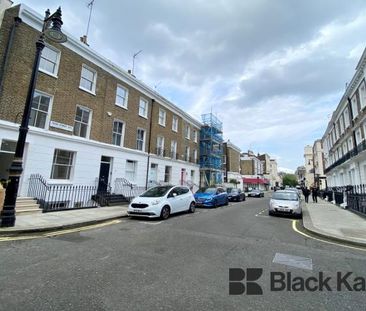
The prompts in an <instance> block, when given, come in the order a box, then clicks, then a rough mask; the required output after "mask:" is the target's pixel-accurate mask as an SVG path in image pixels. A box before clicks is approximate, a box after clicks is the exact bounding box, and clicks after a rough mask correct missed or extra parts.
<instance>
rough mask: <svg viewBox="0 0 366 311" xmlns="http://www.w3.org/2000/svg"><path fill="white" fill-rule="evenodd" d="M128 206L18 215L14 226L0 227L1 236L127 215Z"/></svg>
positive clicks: (71, 226)
mask: <svg viewBox="0 0 366 311" xmlns="http://www.w3.org/2000/svg"><path fill="white" fill-rule="evenodd" d="M127 207H128V205H118V206H105V207H97V208H87V209H78V210H71V211H61V212H49V213H36V214H34V213H33V214H26V215H17V216H16V222H15V226H14V227H10V228H1V227H0V236H1V235H11V234H19V233H30V232H40V231H50V230H60V229H65V228H75V227H81V226H86V225H92V224H96V223H99V222H103V221H106V220H112V219H117V218H121V217H127Z"/></svg>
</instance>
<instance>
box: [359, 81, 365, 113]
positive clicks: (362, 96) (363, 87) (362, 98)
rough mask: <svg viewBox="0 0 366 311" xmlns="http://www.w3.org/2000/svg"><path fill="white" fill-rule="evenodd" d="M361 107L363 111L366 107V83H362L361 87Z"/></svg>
mask: <svg viewBox="0 0 366 311" xmlns="http://www.w3.org/2000/svg"><path fill="white" fill-rule="evenodd" d="M359 91H360V105H361V109H363V108H364V107H365V106H366V87H365V81H362V83H361V85H360V89H359Z"/></svg>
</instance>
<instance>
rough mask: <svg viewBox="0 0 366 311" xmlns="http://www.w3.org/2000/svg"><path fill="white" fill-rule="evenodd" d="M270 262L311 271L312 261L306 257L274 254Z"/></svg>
mask: <svg viewBox="0 0 366 311" xmlns="http://www.w3.org/2000/svg"><path fill="white" fill-rule="evenodd" d="M272 262H273V263H278V264H280V265H286V266H291V267H295V268H299V269H307V270H313V261H312V259H311V258H307V257H299V256H293V255H287V254H281V253H276V255H275V256H274V258H273V260H272Z"/></svg>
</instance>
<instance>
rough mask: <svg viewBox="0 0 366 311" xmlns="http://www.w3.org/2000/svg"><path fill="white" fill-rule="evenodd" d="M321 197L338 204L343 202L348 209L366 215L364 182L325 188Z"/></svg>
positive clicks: (365, 186) (365, 188) (365, 187)
mask: <svg viewBox="0 0 366 311" xmlns="http://www.w3.org/2000/svg"><path fill="white" fill-rule="evenodd" d="M323 198H324V199H326V198H327V199H328V201H334V202H335V203H336V204H338V205H341V204H344V205H345V206H347V208H348V209H351V210H353V211H355V212H358V213H361V214H364V215H366V185H364V184H362V185H348V186H343V187H331V188H327V189H325V190H324V192H323Z"/></svg>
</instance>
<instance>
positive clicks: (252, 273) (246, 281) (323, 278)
mask: <svg viewBox="0 0 366 311" xmlns="http://www.w3.org/2000/svg"><path fill="white" fill-rule="evenodd" d="M262 274H263V269H261V268H247V269H246V270H244V269H241V268H230V269H229V295H243V294H246V295H263V289H262V287H261V285H260V284H259V283H258V282H257V281H258V280H259V279H260V277H261V276H262ZM269 281H270V282H269V287H268V288H269V289H270V291H271V292H286V291H287V292H323V291H328V292H333V291H336V292H341V291H350V292H366V278H365V277H361V276H355V275H354V274H353V272H336V273H335V274H334V275H325V274H324V272H321V271H320V272H318V274H317V275H314V276H310V277H302V276H297V275H293V273H292V272H279V271H278V272H274V271H272V272H270V274H269Z"/></svg>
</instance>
